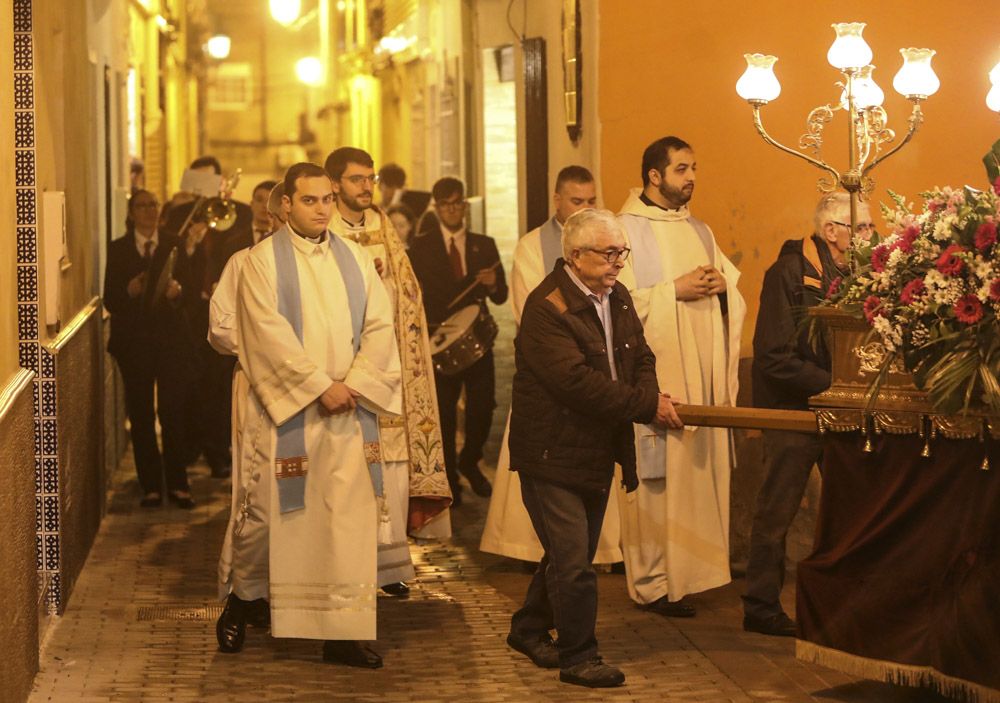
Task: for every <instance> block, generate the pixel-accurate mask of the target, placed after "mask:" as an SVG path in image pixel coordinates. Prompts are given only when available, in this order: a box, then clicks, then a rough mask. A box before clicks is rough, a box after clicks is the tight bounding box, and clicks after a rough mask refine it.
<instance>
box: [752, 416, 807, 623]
mask: <svg viewBox="0 0 1000 703" xmlns="http://www.w3.org/2000/svg"><path fill="white" fill-rule="evenodd" d="M763 433H764V462H765V469H766V475H765V477H764V483H763V484H762V485H761V487H760V493H758V494H757V509H756V512H755V513H754V517H753V528H752V529H751V532H750V560H749V562H748V564H747V585H746V594H745V595H744V596H743V612H744V613H745V614H747V615H751V616H754V617H758V618H768V617H771V616H774V615H777V614H778V613H780V612H782V608H781V603H780V602H779V596H780V595H781V587H782V585H783V584H784V582H785V538H786V537H787V535H788V528H789V527H791V525H792V520H794V519H795V514H796V513H797V512H798V510H799V505H800V504H801V503H802V496H803V494H805V491H806V485H807V484H808V482H809V474H810V473H811V472H812V467H813V464H815V463H817V462H818V461H819V460H820V457H821V456H822V453H823V445H822V443H821V442H820V439H819V436H818V435H814V434H806V433H804V432H789V431H786V430H764V431H763Z"/></svg>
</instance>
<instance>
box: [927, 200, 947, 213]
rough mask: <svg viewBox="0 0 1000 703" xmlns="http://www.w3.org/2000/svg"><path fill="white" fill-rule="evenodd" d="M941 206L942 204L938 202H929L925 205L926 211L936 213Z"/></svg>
mask: <svg viewBox="0 0 1000 703" xmlns="http://www.w3.org/2000/svg"><path fill="white" fill-rule="evenodd" d="M943 206H944V203H942V202H941V201H940V200H931V201H930V202H929V203H927V209H928V210H930V211H931V212H937V211H938V210H940V209H941V208H942V207H943Z"/></svg>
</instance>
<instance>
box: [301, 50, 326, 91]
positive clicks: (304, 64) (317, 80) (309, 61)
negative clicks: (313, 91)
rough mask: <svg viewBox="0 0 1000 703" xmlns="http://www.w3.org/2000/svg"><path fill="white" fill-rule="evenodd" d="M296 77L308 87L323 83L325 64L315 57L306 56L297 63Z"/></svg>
mask: <svg viewBox="0 0 1000 703" xmlns="http://www.w3.org/2000/svg"><path fill="white" fill-rule="evenodd" d="M295 75H296V76H297V77H298V79H299V80H300V81H301V82H302V83H305V84H306V85H308V86H313V87H315V86H318V85H321V84H322V83H323V64H322V63H321V62H320V60H319V59H318V58H316V57H315V56H306V57H305V58H301V59H299V60H298V61H297V62H296V63H295Z"/></svg>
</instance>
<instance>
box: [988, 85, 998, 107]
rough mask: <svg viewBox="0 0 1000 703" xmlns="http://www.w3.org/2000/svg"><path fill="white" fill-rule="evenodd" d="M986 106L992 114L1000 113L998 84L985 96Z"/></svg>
mask: <svg viewBox="0 0 1000 703" xmlns="http://www.w3.org/2000/svg"><path fill="white" fill-rule="evenodd" d="M986 106H987V107H988V108H989V109H991V110H993V111H994V112H1000V83H997V84H995V85H994V86H993V87H992V88H990V92H988V93H987V94H986Z"/></svg>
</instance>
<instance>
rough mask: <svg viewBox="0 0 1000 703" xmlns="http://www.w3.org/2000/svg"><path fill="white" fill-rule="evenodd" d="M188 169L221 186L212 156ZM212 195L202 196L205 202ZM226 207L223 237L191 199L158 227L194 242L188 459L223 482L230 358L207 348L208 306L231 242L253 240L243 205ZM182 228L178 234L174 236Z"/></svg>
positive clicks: (250, 219)
mask: <svg viewBox="0 0 1000 703" xmlns="http://www.w3.org/2000/svg"><path fill="white" fill-rule="evenodd" d="M189 168H190V169H191V170H192V171H204V172H206V173H212V174H215V175H217V176H219V182H220V184H221V182H222V166H221V164H219V160H218V159H216V158H215V157H214V156H201V157H199V158H197V159H195V160H194V161H192V162H191V165H190V166H189ZM215 195H216V194H215V193H212V194H207V196H208V197H213V196H215ZM175 199H176V198H175ZM182 199H184V198H182ZM265 199H266V196H265ZM232 203H233V207H234V208H235V209H236V222H235V223H233V226H232V227H230V228H229V229H228V230H226V231H224V232H223V231H218V230H211V229H209V228H208V225H207V224H206V223H205V221H204V217H203V216H202V215H201V214H200V213H199V212H197V210H195V209H196V208H198V207H199V202H198V200H197V199H196V198H195V197H194V196H190V198H189V199H188V200H187V202H183V203H181V204H178V205H175V206H174V207H172V208H171V210H170V212H169V214H168V215H167V219H166V224H165V225H164V229H165V230H166V231H167V232H168V233H170V234H172V235H175V236H180V237H181V238H182V239H184V241H185V242H188V243H190V242H195V243H196V244H197V247H198V250H197V254H196V256H195V259H194V261H193V262H192V276H193V277H194V283H195V285H196V287H197V289H198V290H197V292H198V295H197V297H195V299H194V302H193V305H192V309H191V311H190V317H191V319H190V323H191V328H192V332H193V334H194V336H195V340H196V344H197V350H198V357H199V373H198V378H197V379H196V382H195V385H196V392H195V393H193V394H192V395H191V398H190V401H189V404H188V410H187V422H188V426H187V430H188V440H189V448H188V460H189V461H194V460H195V459H197V458H198V455H199V454H204V455H205V460H206V461H207V462H208V465H209V467H210V468H211V470H212V476H214V477H216V478H225V477H227V476H229V474H230V472H231V470H232V469H231V457H230V442H231V437H230V434H231V424H230V417H229V415H230V413H229V411H228V408H229V407H230V402H231V399H230V393H231V390H232V385H231V384H232V373H233V369H232V360H231V358H229V357H224V356H222V355H221V354H219V353H217V352H216V351H215V350H214V349H212V347H211V346H210V345H209V343H208V302H209V300H210V299H211V297H212V292H213V290H214V288H215V284H216V283H218V282H219V277H220V276H221V275H222V269H223V268H225V265H226V262H227V261H228V260H229V257H230V256H232V254H233V252H234V251H236V250H235V249H232V246H234V243H235V242H237V241H247V240H250V241H253V237H254V234H253V229H254V227H255V225H254V224H253V223H254V221H255V219H256V217H255V216H254V214H253V211H252V209H251V208H250V207H249V206H248V205H247V204H246V203H240V202H236V201H232ZM192 210H195V215H194V217H192V218H191V221H190V222H189V223H188V226H187V227H186V228H185V227H184V223H185V221H187V220H188V216H189V215H190V214H191V211H192ZM182 228H184V231H183V232H181V231H180V230H181V229H182Z"/></svg>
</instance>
